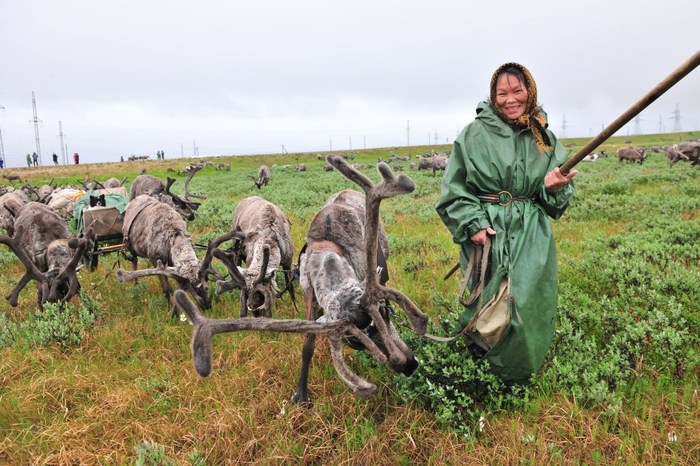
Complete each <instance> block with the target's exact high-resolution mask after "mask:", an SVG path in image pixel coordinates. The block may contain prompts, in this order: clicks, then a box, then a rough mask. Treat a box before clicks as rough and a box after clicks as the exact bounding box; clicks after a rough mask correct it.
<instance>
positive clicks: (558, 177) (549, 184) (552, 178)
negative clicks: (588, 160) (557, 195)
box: [544, 167, 578, 191]
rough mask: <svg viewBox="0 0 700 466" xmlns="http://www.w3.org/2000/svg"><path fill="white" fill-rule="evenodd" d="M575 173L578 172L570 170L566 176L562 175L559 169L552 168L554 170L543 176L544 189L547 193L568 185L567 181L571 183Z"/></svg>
mask: <svg viewBox="0 0 700 466" xmlns="http://www.w3.org/2000/svg"><path fill="white" fill-rule="evenodd" d="M577 173H578V170H571V171H570V172H569V173H568V174H566V175H563V174H562V172H561V170H559V167H554V170H552V171H551V172H549V173H547V174H546V175H545V176H544V187H545V189H547V190H548V191H556V190H557V189H559V188H561V187H564V186H566V185H567V184H569V181H571V179H572V178H573V177H574V176H576V174H577Z"/></svg>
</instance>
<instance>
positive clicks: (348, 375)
mask: <svg viewBox="0 0 700 466" xmlns="http://www.w3.org/2000/svg"><path fill="white" fill-rule="evenodd" d="M175 304H176V305H177V307H179V308H180V309H181V310H182V311H183V312H185V314H187V317H188V318H189V319H190V322H192V325H193V327H194V329H193V330H192V340H191V349H192V358H193V360H194V367H195V369H196V370H197V373H198V374H199V375H200V376H202V377H207V376H208V375H209V374H211V340H212V338H213V337H214V335H217V334H219V333H228V332H241V331H246V330H256V331H261V332H285V333H304V334H309V333H311V334H315V335H327V336H328V337H329V340H330V342H331V355H332V360H333V365H334V366H335V368H336V371H337V372H338V375H339V376H340V377H341V379H342V380H343V381H344V382H345V383H346V384H347V385H349V386H350V387H351V388H352V389H353V392H354V393H355V394H356V395H358V396H371V395H373V394H374V393H375V392H376V390H377V387H376V386H375V385H373V384H371V383H368V382H366V381H365V380H363V379H361V378H360V377H358V376H357V375H355V374H354V373H353V372H352V371H351V370H350V369H348V367H347V366H346V365H345V361H344V359H343V353H342V337H343V336H344V335H346V334H347V333H348V332H349V333H352V334H353V335H354V336H355V337H357V338H359V339H360V340H361V341H362V342H363V343H369V342H370V341H371V340H370V339H369V338H368V337H367V335H365V334H364V333H362V331H361V330H359V329H358V328H357V327H355V326H354V325H353V324H352V323H350V322H347V321H344V320H336V321H333V322H318V321H313V320H304V319H286V320H279V319H269V318H266V317H256V318H255V319H251V318H248V317H239V318H237V319H209V318H207V317H204V316H203V315H202V314H200V313H199V311H198V310H197V306H196V305H195V304H194V303H193V302H192V301H191V300H190V298H189V297H188V296H187V293H185V292H184V291H182V290H177V291H175ZM368 348H369V346H368ZM373 354H374V353H373ZM375 357H377V359H378V360H379V362H380V363H386V358H385V357H384V355H383V354H381V352H378V354H375Z"/></svg>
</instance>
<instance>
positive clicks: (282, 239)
mask: <svg viewBox="0 0 700 466" xmlns="http://www.w3.org/2000/svg"><path fill="white" fill-rule="evenodd" d="M230 236H231V237H235V238H239V241H237V242H236V246H235V247H234V249H235V252H234V253H233V254H229V255H228V256H226V253H225V251H221V250H219V251H217V254H216V256H215V257H218V258H220V259H221V260H222V262H224V264H225V265H226V268H227V269H228V270H229V273H230V274H231V280H230V281H219V282H217V288H216V294H217V295H220V294H223V293H224V292H226V291H230V290H232V289H235V288H240V289H241V294H240V316H241V317H246V316H247V315H248V311H252V312H253V315H254V316H255V317H258V315H262V316H263V317H272V306H273V304H274V301H275V298H277V297H279V294H280V293H279V289H278V288H277V282H276V280H275V272H276V271H277V269H278V267H280V266H281V267H282V270H283V272H284V277H285V284H286V286H285V291H287V290H288V291H289V294H290V296H291V298H292V302H293V303H294V305H295V306H296V303H295V302H294V289H293V287H292V278H293V277H292V275H293V270H292V262H293V260H294V245H293V243H292V232H291V228H290V223H289V220H287V217H286V216H285V215H284V212H282V210H281V209H280V208H279V207H277V206H276V205H274V204H272V203H271V202H268V201H266V200H265V199H263V198H262V197H258V196H252V197H248V198H245V199H243V200H242V201H241V202H240V203H239V204H238V206H236V210H235V211H234V213H233V233H231V234H230ZM222 239H223V238H220V239H219V240H217V242H218V243H219V244H220V243H221V242H223V241H222ZM241 261H245V263H246V266H247V268H245V269H240V268H239V267H240V265H241Z"/></svg>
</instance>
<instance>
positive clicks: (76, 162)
mask: <svg viewBox="0 0 700 466" xmlns="http://www.w3.org/2000/svg"><path fill="white" fill-rule="evenodd" d="M73 163H74V164H76V165H78V164H79V163H80V156H79V155H78V153H77V152H73Z"/></svg>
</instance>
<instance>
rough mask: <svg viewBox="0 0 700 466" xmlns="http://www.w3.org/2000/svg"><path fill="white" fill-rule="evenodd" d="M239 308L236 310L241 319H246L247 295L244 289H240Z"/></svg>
mask: <svg viewBox="0 0 700 466" xmlns="http://www.w3.org/2000/svg"><path fill="white" fill-rule="evenodd" d="M239 302H240V308H239V310H238V312H239V315H240V316H241V317H248V293H246V291H245V289H244V288H241V294H240V295H239Z"/></svg>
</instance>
